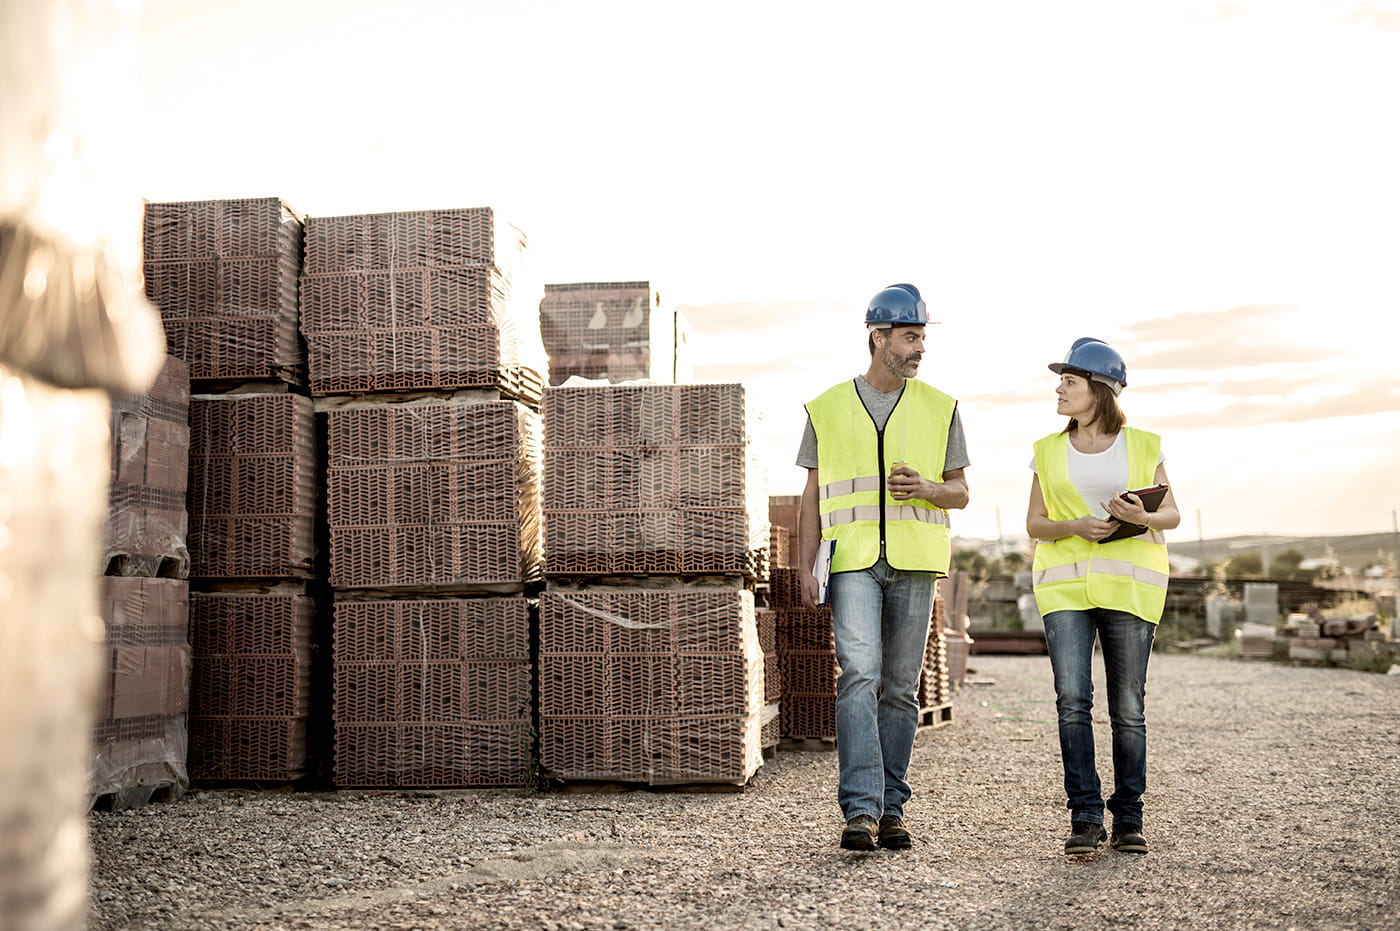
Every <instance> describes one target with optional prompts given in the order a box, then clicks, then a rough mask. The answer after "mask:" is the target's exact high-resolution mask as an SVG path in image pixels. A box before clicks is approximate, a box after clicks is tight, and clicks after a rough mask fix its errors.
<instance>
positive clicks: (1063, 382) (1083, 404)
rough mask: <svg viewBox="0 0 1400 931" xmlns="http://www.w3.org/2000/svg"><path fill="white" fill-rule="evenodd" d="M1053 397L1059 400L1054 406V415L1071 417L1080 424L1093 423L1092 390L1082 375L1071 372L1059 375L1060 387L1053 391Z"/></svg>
mask: <svg viewBox="0 0 1400 931" xmlns="http://www.w3.org/2000/svg"><path fill="white" fill-rule="evenodd" d="M1055 397H1056V398H1058V399H1059V400H1058V403H1057V404H1056V405H1055V413H1057V414H1061V415H1063V416H1065V417H1073V418H1074V419H1076V420H1078V421H1079V422H1080V423H1081V424H1088V423H1090V422H1092V421H1093V419H1094V414H1095V413H1096V410H1095V403H1094V389H1093V388H1090V387H1089V379H1087V378H1085V377H1084V376H1083V375H1075V374H1074V373H1073V372H1065V373H1064V374H1063V375H1061V376H1060V386H1059V387H1058V388H1056V389H1055Z"/></svg>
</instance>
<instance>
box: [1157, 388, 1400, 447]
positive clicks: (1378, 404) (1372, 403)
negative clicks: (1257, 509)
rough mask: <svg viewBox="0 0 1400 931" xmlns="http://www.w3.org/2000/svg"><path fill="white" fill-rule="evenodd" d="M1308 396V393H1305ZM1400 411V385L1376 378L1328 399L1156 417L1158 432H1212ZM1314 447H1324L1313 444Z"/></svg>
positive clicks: (1243, 405)
mask: <svg viewBox="0 0 1400 931" xmlns="http://www.w3.org/2000/svg"><path fill="white" fill-rule="evenodd" d="M1304 394H1306V392H1304ZM1397 410H1400V385H1396V384H1395V382H1394V381H1393V380H1391V379H1381V378H1377V379H1372V380H1371V381H1368V382H1363V383H1361V384H1358V385H1355V386H1349V387H1348V389H1347V391H1346V393H1344V394H1339V395H1333V396H1328V397H1313V398H1306V397H1305V398H1304V399H1303V400H1297V399H1291V400H1288V401H1285V402H1280V401H1238V402H1235V403H1233V404H1227V405H1225V406H1224V407H1221V408H1218V409H1216V410H1213V411H1207V412H1194V413H1189V414H1174V415H1166V416H1160V417H1154V418H1153V421H1152V423H1153V427H1154V429H1156V428H1158V427H1160V428H1162V429H1166V430H1170V429H1209V428H1211V427H1235V428H1239V427H1255V426H1259V425H1261V424H1278V423H1281V424H1288V423H1304V422H1306V421H1310V420H1330V419H1333V418H1336V417H1361V416H1365V415H1367V414H1387V413H1393V412H1395V411H1397ZM1310 445H1314V446H1317V445H1321V444H1318V443H1313V444H1310Z"/></svg>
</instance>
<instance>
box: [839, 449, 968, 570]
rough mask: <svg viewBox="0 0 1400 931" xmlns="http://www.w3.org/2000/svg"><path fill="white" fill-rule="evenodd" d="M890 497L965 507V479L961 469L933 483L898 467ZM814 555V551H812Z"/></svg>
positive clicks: (966, 494)
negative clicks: (918, 499) (919, 499)
mask: <svg viewBox="0 0 1400 931" xmlns="http://www.w3.org/2000/svg"><path fill="white" fill-rule="evenodd" d="M888 484H889V490H890V497H891V498H893V499H895V500H896V501H908V500H909V499H910V498H922V499H924V500H925V501H927V502H928V503H929V504H932V505H933V506H934V507H939V508H943V509H944V510H953V509H955V508H965V507H967V501H968V491H967V477H966V476H965V475H963V470H962V469H953V470H952V471H951V472H945V473H943V481H941V482H935V481H931V480H930V479H926V478H924V477H923V476H922V475H920V474H919V473H918V472H915V471H914V470H913V469H911V468H909V467H908V466H900V467H899V468H897V469H895V470H894V471H893V472H891V473H890V478H889V482H888ZM813 554H814V555H815V550H814V551H813Z"/></svg>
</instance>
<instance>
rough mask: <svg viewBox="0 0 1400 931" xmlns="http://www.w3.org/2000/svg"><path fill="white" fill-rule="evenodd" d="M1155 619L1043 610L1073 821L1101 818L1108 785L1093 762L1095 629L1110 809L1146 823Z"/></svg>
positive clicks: (1122, 818)
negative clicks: (1109, 759) (1108, 748)
mask: <svg viewBox="0 0 1400 931" xmlns="http://www.w3.org/2000/svg"><path fill="white" fill-rule="evenodd" d="M1156 633H1157V625H1156V624H1150V623H1148V622H1147V621H1144V620H1142V619H1141V618H1139V617H1135V616H1133V615H1131V614H1128V613H1126V612H1124V611H1110V610H1109V609H1107V608H1090V609H1089V610H1087V611H1052V612H1050V613H1049V614H1047V615H1045V642H1046V645H1047V646H1048V647H1049V649H1050V666H1051V668H1052V669H1053V670H1054V673H1055V707H1056V709H1058V711H1059V719H1060V722H1059V723H1060V758H1061V760H1062V761H1063V763H1064V767H1065V792H1066V794H1068V796H1069V801H1068V802H1067V803H1066V807H1068V808H1069V810H1070V820H1071V821H1093V822H1095V823H1097V824H1102V823H1103V809H1104V801H1103V792H1102V789H1101V788H1100V785H1099V773H1098V770H1097V768H1095V766H1094V719H1093V714H1092V709H1093V706H1094V683H1093V679H1092V674H1093V670H1092V665H1093V659H1094V635H1095V634H1097V635H1098V638H1099V645H1100V647H1101V649H1102V651H1103V665H1104V675H1105V679H1106V681H1107V683H1108V719H1109V722H1110V724H1111V725H1112V733H1113V795H1112V797H1111V798H1109V800H1108V810H1109V811H1110V812H1112V813H1113V820H1114V823H1116V824H1135V825H1139V826H1141V825H1142V793H1143V792H1144V791H1146V789H1147V718H1146V716H1145V714H1144V711H1143V708H1144V699H1145V697H1146V694H1147V661H1148V659H1149V658H1150V657H1151V656H1152V638H1153V637H1154V636H1155V635H1156Z"/></svg>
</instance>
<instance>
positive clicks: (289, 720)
mask: <svg viewBox="0 0 1400 931" xmlns="http://www.w3.org/2000/svg"><path fill="white" fill-rule="evenodd" d="M144 245H145V257H146V263H145V272H146V288H147V294H148V296H149V297H150V298H151V299H152V301H153V302H154V303H155V304H156V305H157V307H159V309H160V311H161V317H162V320H163V321H164V324H165V328H166V333H167V338H168V343H169V348H170V351H171V353H172V354H173V355H176V356H178V357H180V358H181V359H183V360H184V361H185V362H186V363H187V364H188V366H189V370H190V386H191V396H190V419H189V423H190V468H189V488H188V497H187V506H188V510H189V553H190V578H191V592H190V597H189V613H190V642H191V644H192V646H193V669H192V681H191V690H190V715H189V774H190V778H191V779H192V780H196V781H204V782H223V781H230V780H232V781H258V782H275V781H291V780H295V779H298V778H301V777H302V776H304V775H307V774H308V766H309V762H308V756H309V751H308V745H309V741H310V733H311V729H312V724H311V721H312V717H313V710H312V705H311V693H312V681H313V679H312V676H313V669H312V667H311V657H312V656H313V644H314V639H315V634H314V627H315V624H314V618H315V617H316V612H317V605H316V600H317V596H316V573H317V545H316V534H315V527H316V521H317V513H316V508H317V497H318V489H319V485H320V479H319V458H318V454H317V439H316V432H315V423H314V419H313V415H312V407H311V399H310V397H309V394H308V392H307V390H306V385H305V378H306V364H305V353H304V350H303V348H302V344H301V341H300V339H299V337H298V301H297V283H298V278H299V275H300V271H301V261H302V219H301V217H300V216H299V215H298V214H297V213H296V212H295V211H293V210H292V209H291V208H290V207H289V206H288V205H287V204H286V203H284V202H283V201H281V200H280V199H277V198H260V199H243V200H211V201H190V202H179V203H152V204H148V205H147V207H146V219H145V243H144Z"/></svg>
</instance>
